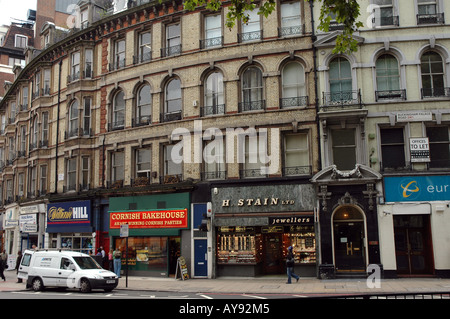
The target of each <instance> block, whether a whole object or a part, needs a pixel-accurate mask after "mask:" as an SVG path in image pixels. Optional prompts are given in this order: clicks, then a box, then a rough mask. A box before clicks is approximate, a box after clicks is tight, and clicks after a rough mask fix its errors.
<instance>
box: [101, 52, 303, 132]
mask: <svg viewBox="0 0 450 319" xmlns="http://www.w3.org/2000/svg"><path fill="white" fill-rule="evenodd" d="M240 82H241V86H240V90H241V96H240V102H239V111H240V112H245V111H256V110H264V109H265V108H266V105H265V101H266V98H265V91H264V78H263V71H262V68H261V67H260V66H259V65H256V64H252V65H250V66H248V67H246V68H245V70H244V71H243V72H242V74H241V77H240ZM202 90H203V93H202V102H201V104H202V107H201V108H200V110H201V115H202V116H208V115H218V114H225V111H226V110H225V94H224V92H225V89H224V77H223V73H222V72H221V71H220V70H217V69H216V70H214V71H212V72H210V73H209V74H208V75H207V76H206V77H205V79H204V81H203V85H202ZM162 92H163V96H162V102H161V103H162V104H161V110H160V116H161V118H160V119H159V122H168V121H174V120H179V119H181V118H182V108H183V98H182V83H181V79H180V78H179V77H177V76H173V77H171V78H170V79H169V80H168V81H166V82H165V83H164V85H163V90H162ZM134 100H135V101H134V111H133V121H132V125H133V126H139V125H146V124H149V123H152V122H157V121H158V120H157V119H152V88H151V86H150V84H148V83H147V82H144V84H142V85H141V86H140V87H139V88H138V89H137V91H136V93H135V99H134ZM306 106H307V93H306V85H305V68H304V66H303V64H302V63H300V62H298V61H291V62H288V63H286V64H285V65H284V66H283V67H282V70H281V99H280V108H286V107H306ZM109 123H110V127H109V129H110V130H115V129H121V128H123V127H124V126H125V93H124V91H123V90H122V89H120V88H119V89H117V90H115V91H114V92H113V94H112V95H111V100H110V115H109Z"/></svg>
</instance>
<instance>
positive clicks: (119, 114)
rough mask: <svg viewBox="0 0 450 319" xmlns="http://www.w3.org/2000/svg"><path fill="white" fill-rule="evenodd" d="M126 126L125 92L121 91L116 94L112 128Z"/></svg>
mask: <svg viewBox="0 0 450 319" xmlns="http://www.w3.org/2000/svg"><path fill="white" fill-rule="evenodd" d="M124 126H125V94H124V93H123V91H119V92H117V93H116V94H115V95H114V98H113V108H112V118H111V128H112V129H120V128H123V127H124Z"/></svg>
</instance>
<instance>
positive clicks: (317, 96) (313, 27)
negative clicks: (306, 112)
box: [309, 0, 322, 171]
mask: <svg viewBox="0 0 450 319" xmlns="http://www.w3.org/2000/svg"><path fill="white" fill-rule="evenodd" d="M309 9H310V11H311V41H312V49H313V62H314V95H315V101H314V102H315V104H316V122H317V142H318V152H319V162H318V166H319V167H318V170H319V171H320V170H322V151H321V149H322V147H321V143H320V121H319V95H318V91H319V88H318V80H317V78H318V77H317V48H316V46H315V45H314V42H315V41H316V40H317V37H316V32H315V26H314V0H309Z"/></svg>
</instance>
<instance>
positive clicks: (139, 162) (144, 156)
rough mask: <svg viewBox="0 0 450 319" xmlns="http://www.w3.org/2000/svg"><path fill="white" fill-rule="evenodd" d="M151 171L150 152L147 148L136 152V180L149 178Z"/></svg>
mask: <svg viewBox="0 0 450 319" xmlns="http://www.w3.org/2000/svg"><path fill="white" fill-rule="evenodd" d="M151 169H152V150H151V148H149V147H146V148H139V149H137V150H136V178H139V177H147V178H150V174H151Z"/></svg>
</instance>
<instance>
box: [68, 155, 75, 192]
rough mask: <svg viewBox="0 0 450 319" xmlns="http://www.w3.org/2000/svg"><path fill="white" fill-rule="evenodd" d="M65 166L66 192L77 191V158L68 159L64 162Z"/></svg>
mask: <svg viewBox="0 0 450 319" xmlns="http://www.w3.org/2000/svg"><path fill="white" fill-rule="evenodd" d="M66 165H67V185H66V189H67V190H68V191H74V190H76V189H77V158H76V157H74V158H69V159H68V160H67V162H66Z"/></svg>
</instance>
